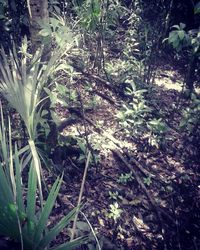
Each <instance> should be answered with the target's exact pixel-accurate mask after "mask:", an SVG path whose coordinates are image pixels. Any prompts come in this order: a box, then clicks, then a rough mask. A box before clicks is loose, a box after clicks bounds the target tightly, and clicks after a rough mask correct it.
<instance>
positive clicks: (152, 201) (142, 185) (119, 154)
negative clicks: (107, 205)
mask: <svg viewBox="0 0 200 250" xmlns="http://www.w3.org/2000/svg"><path fill="white" fill-rule="evenodd" d="M112 152H113V153H114V154H115V155H116V156H117V157H118V158H119V159H120V160H121V161H122V162H123V163H124V164H125V165H126V167H127V168H128V169H129V170H130V171H131V172H132V173H133V176H134V178H135V180H136V181H137V183H138V184H139V185H140V187H141V188H142V190H143V192H144V193H145V195H146V197H147V198H148V200H149V202H150V205H151V207H152V208H153V209H154V211H155V212H156V215H157V217H158V221H159V224H160V227H161V229H162V233H163V226H162V218H161V215H160V211H159V209H158V208H157V206H156V203H155V201H154V199H153V198H152V196H151V195H150V194H149V192H148V190H147V188H146V187H145V185H144V183H143V181H142V180H141V178H140V176H139V175H138V174H137V172H136V171H135V170H134V168H133V167H132V166H131V165H130V164H129V163H128V162H127V161H126V159H125V158H124V157H123V155H122V154H121V153H120V152H119V150H118V151H117V150H112Z"/></svg>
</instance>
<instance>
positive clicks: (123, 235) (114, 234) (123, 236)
mask: <svg viewBox="0 0 200 250" xmlns="http://www.w3.org/2000/svg"><path fill="white" fill-rule="evenodd" d="M173 73H174V72H165V77H166V80H165V79H164V76H163V71H162V75H161V76H160V77H157V78H156V83H157V84H155V86H154V88H153V93H154V95H153V98H154V99H155V100H156V99H158V100H159V102H156V103H157V104H158V106H157V107H156V110H157V112H158V113H159V115H161V116H162V117H163V119H164V120H165V121H166V122H167V124H168V125H169V128H170V132H169V134H170V136H169V138H170V139H168V138H165V139H166V142H165V145H164V147H162V148H159V147H158V148H157V147H155V146H149V145H148V142H147V141H146V140H145V138H140V139H139V140H134V139H130V138H129V137H128V136H127V135H126V134H125V133H124V131H123V130H122V129H121V127H120V126H119V122H118V120H117V118H116V114H117V112H118V110H119V106H118V104H119V103H120V104H122V103H123V101H124V100H122V98H121V97H120V96H119V95H116V94H114V93H113V92H112V91H111V90H109V89H107V88H106V86H105V85H103V84H101V83H98V84H97V82H98V81H96V80H94V79H93V80H92V79H91V82H90V83H91V84H92V86H93V91H92V92H87V91H85V89H84V84H85V83H84V81H79V84H78V85H77V86H75V88H76V87H77V88H78V89H77V91H78V92H79V93H81V102H82V105H81V106H82V107H86V106H87V104H85V102H86V103H87V102H88V100H89V99H90V100H91V99H92V98H94V97H96V100H98V101H96V103H95V104H94V106H93V108H92V109H88V110H87V109H85V110H84V112H83V110H81V109H80V110H73V109H71V110H66V109H65V108H61V107H59V108H58V110H57V111H58V113H59V115H60V116H61V117H64V118H66V117H70V116H73V117H74V116H75V117H79V118H80V117H81V120H80V119H77V120H76V122H74V123H73V124H70V125H69V126H66V127H65V129H64V130H63V131H62V133H61V134H62V136H63V137H62V138H67V140H71V139H70V138H76V137H79V138H85V139H86V141H88V143H89V145H90V147H91V150H92V161H93V162H92V161H91V164H90V166H89V170H88V174H87V178H86V184H85V189H84V195H83V199H82V203H83V204H84V207H83V209H82V212H83V213H84V216H86V218H87V220H88V221H89V222H90V223H91V225H92V227H93V229H94V231H95V232H96V235H97V237H98V239H99V242H100V245H101V246H102V249H105V250H106V249H107V250H109V249H134V250H136V249H179V250H181V249H182V250H183V249H199V248H200V223H199V222H200V210H199V208H200V199H199V195H200V183H199V180H200V179H199V177H200V173H199V162H198V153H199V152H198V149H197V148H195V145H193V143H192V142H191V143H190V138H187V137H186V135H185V134H183V133H182V132H181V131H179V130H178V129H177V124H178V123H179V121H180V116H181V110H182V109H184V105H185V106H186V102H187V100H186V99H185V98H184V97H181V98H180V91H181V85H180V84H179V82H178V83H177V84H175V82H174V79H173V77H175V78H177V76H176V75H175V76H174V75H172V80H170V74H173ZM168 76H169V77H168ZM161 79H162V81H161ZM177 81H178V80H177ZM160 82H161V83H162V85H161V86H159V85H160ZM80 83H81V84H80ZM172 88H173V89H172ZM96 93H97V94H96ZM177 103H179V104H178V105H179V108H175V107H177ZM180 107H181V108H180ZM76 143H77V142H75V144H76ZM79 146H80V147H81V143H80V142H79ZM72 151H73V150H72ZM83 151H84V149H83ZM70 154H71V155H70ZM94 159H96V164H95V163H94ZM85 160H86V156H85V155H84V154H83V152H82V153H80V152H79V155H78V156H77V154H76V153H75V154H74V155H73V152H72V153H69V155H65V158H64V159H62V161H60V162H59V169H60V171H63V170H64V171H65V176H64V180H65V183H64V184H63V185H62V189H61V192H60V196H59V198H60V199H59V202H58V204H57V207H56V210H55V214H58V212H60V211H62V213H65V211H68V210H69V209H70V208H72V207H73V206H72V204H73V205H74V206H75V205H76V204H77V199H78V194H79V191H80V186H81V180H82V176H83V169H84V162H85ZM124 175H126V177H125V178H123V176H124ZM130 176H131V177H130ZM48 179H49V176H48ZM114 204H118V205H117V206H119V207H118V208H119V209H120V212H119V211H118V208H117V209H116V210H117V211H116V213H118V212H119V213H120V216H119V218H117V219H116V221H114V220H113V219H112V218H109V212H110V208H111V207H110V205H114ZM84 216H83V214H82V215H81V214H80V216H79V221H78V224H77V228H78V229H77V235H83V234H88V233H89V232H91V231H90V228H89V226H88V223H87V221H86V220H85V217H84ZM54 217H57V216H54V215H52V221H54V220H55V218H54ZM68 233H69V232H63V235H62V236H61V237H60V238H59V239H58V240H56V243H58V242H59V241H60V240H62V239H65V238H66V235H67V234H68ZM91 237H92V236H91ZM90 247H91V248H90V249H98V248H97V247H96V248H95V243H91V245H90Z"/></svg>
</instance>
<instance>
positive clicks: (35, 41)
mask: <svg viewBox="0 0 200 250" xmlns="http://www.w3.org/2000/svg"><path fill="white" fill-rule="evenodd" d="M27 5H28V10H29V16H30V34H31V42H32V52H33V53H34V52H35V51H36V50H37V49H38V48H39V47H41V45H42V39H41V36H40V35H39V32H40V30H41V26H40V24H39V23H48V22H49V12H48V0H27ZM50 51H51V44H50V45H49V46H44V48H43V55H42V61H43V62H46V61H48V60H49V57H50ZM47 84H48V83H47ZM45 96H46V93H45V92H43V93H42V97H43V98H44V97H45ZM50 104H51V103H50V99H49V98H48V99H47V100H46V102H45V103H43V108H44V109H46V110H47V111H48V113H47V115H46V119H47V122H48V124H49V126H50V133H49V135H48V137H47V138H46V139H45V138H43V135H41V136H40V138H38V139H39V140H40V141H43V140H44V141H46V144H48V145H49V146H52V147H53V146H54V145H55V144H56V142H57V127H56V124H55V123H54V122H53V120H52V117H51V112H50Z"/></svg>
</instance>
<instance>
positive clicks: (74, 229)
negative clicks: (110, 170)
mask: <svg viewBox="0 0 200 250" xmlns="http://www.w3.org/2000/svg"><path fill="white" fill-rule="evenodd" d="M90 157H91V152H90V151H89V152H88V156H87V160H86V164H85V169H84V174H83V179H82V183H81V189H80V193H79V197H78V203H77V207H80V204H81V199H82V195H83V190H84V186H85V180H86V176H87V170H88V167H89V162H90ZM77 219H78V212H77V213H76V215H75V218H74V222H73V227H72V235H71V241H72V240H73V239H74V236H75V231H76V223H77Z"/></svg>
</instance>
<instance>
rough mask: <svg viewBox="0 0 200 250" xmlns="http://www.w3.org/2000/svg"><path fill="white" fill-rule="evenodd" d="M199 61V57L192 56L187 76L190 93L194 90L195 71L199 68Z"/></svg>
mask: <svg viewBox="0 0 200 250" xmlns="http://www.w3.org/2000/svg"><path fill="white" fill-rule="evenodd" d="M197 60H198V59H197V56H196V55H192V57H191V59H190V63H189V66H188V72H187V76H186V87H187V89H188V90H189V91H190V92H192V90H193V89H194V81H195V69H196V67H197Z"/></svg>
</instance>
